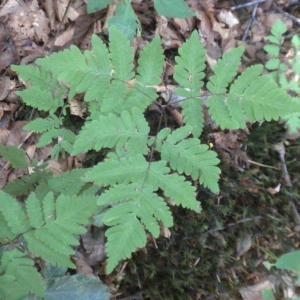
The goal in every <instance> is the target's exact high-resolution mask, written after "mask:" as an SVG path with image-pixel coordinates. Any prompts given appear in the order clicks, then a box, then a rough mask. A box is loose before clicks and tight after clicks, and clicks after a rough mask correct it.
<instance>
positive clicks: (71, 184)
mask: <svg viewBox="0 0 300 300" xmlns="http://www.w3.org/2000/svg"><path fill="white" fill-rule="evenodd" d="M85 172H86V169H73V170H72V171H69V172H65V173H63V174H62V175H59V176H55V177H52V178H51V179H49V180H48V185H49V188H50V190H52V191H54V192H57V193H60V194H64V195H70V196H72V195H77V194H78V193H79V192H80V191H81V189H82V188H83V187H84V185H85V182H84V181H82V179H81V178H82V177H83V176H84V174H85Z"/></svg>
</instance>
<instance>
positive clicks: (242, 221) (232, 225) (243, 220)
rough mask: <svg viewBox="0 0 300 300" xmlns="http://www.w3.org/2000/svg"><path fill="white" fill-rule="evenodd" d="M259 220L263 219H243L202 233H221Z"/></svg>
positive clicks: (257, 217)
mask: <svg viewBox="0 0 300 300" xmlns="http://www.w3.org/2000/svg"><path fill="white" fill-rule="evenodd" d="M261 219H263V217H262V216H256V217H253V218H244V219H241V220H238V221H236V222H234V223H229V224H227V225H225V226H222V227H217V228H212V229H210V230H207V231H206V232H204V233H213V232H216V231H222V230H225V229H226V228H230V227H234V226H237V225H239V224H244V223H248V222H252V221H253V222H257V221H259V220H261Z"/></svg>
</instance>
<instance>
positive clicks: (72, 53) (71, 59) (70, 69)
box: [36, 46, 89, 97]
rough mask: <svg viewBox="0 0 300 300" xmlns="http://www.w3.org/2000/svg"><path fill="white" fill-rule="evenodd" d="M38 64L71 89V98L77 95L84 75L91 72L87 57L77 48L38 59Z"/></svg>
mask: <svg viewBox="0 0 300 300" xmlns="http://www.w3.org/2000/svg"><path fill="white" fill-rule="evenodd" d="M36 63H37V64H38V65H39V66H40V67H41V68H42V69H43V70H47V71H50V72H51V74H52V75H53V76H54V77H55V78H57V80H58V81H60V82H62V83H64V84H65V85H66V86H67V87H69V88H70V89H71V91H70V93H69V94H70V97H73V96H74V95H75V93H76V92H75V91H76V89H77V86H78V85H79V83H80V82H81V80H82V79H83V77H84V75H85V74H86V73H87V72H89V66H88V65H87V62H86V59H85V56H84V55H83V54H82V53H81V51H80V49H79V48H77V47H76V46H71V47H70V48H69V49H66V50H64V51H61V52H57V53H54V54H52V55H50V56H47V57H45V58H41V59H38V60H37V61H36Z"/></svg>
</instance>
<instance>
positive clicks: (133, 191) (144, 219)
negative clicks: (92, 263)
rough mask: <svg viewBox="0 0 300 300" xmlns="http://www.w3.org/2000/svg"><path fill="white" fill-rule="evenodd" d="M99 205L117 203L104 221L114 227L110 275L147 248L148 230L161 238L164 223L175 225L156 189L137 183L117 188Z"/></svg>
mask: <svg viewBox="0 0 300 300" xmlns="http://www.w3.org/2000/svg"><path fill="white" fill-rule="evenodd" d="M98 204H100V205H113V204H114V205H113V206H112V207H111V208H109V209H108V210H107V212H106V213H104V216H103V222H104V223H105V224H106V225H107V226H110V228H109V229H108V230H107V231H106V237H107V240H108V241H107V245H106V247H107V254H108V257H109V259H108V272H111V271H112V270H113V269H114V268H115V266H116V265H117V264H118V263H119V262H120V261H121V260H123V259H126V258H129V257H130V256H131V254H132V253H133V252H134V251H136V250H137V249H139V248H141V247H144V246H145V245H146V241H147V240H146V233H145V229H146V230H147V231H149V232H150V233H151V234H152V235H153V236H154V237H158V236H159V234H160V223H162V224H164V226H166V227H170V226H172V225H173V218H172V214H171V212H170V210H169V208H168V206H167V205H166V203H165V201H164V200H163V199H162V198H161V197H159V196H158V195H157V194H156V193H154V192H153V189H152V187H148V186H141V185H138V184H136V183H134V184H129V185H126V184H120V185H116V186H114V187H111V188H110V189H109V190H108V191H106V192H105V193H104V194H102V195H101V196H100V198H99V199H98ZM128 220H130V221H128ZM123 226H124V227H123ZM128 226H130V228H128ZM122 227H123V234H122V235H121V231H122ZM125 228H126V229H125ZM117 249H118V250H117ZM120 249H122V250H121V251H120Z"/></svg>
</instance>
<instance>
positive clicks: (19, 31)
mask: <svg viewBox="0 0 300 300" xmlns="http://www.w3.org/2000/svg"><path fill="white" fill-rule="evenodd" d="M0 16H7V17H8V22H7V24H8V27H9V29H10V31H11V32H12V33H13V38H14V40H15V41H16V40H19V41H24V40H27V39H29V40H34V41H36V42H37V43H40V42H43V43H46V42H47V41H48V36H49V32H50V28H49V19H48V18H47V17H46V15H45V13H44V11H43V10H42V9H40V7H39V4H38V2H37V0H31V1H26V2H25V1H23V0H18V1H16V0H8V1H7V2H6V4H5V5H4V6H3V7H2V8H1V10H0Z"/></svg>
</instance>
